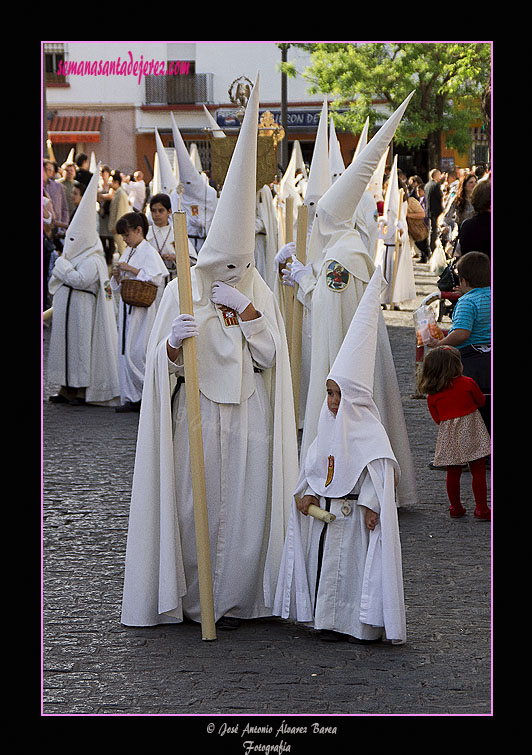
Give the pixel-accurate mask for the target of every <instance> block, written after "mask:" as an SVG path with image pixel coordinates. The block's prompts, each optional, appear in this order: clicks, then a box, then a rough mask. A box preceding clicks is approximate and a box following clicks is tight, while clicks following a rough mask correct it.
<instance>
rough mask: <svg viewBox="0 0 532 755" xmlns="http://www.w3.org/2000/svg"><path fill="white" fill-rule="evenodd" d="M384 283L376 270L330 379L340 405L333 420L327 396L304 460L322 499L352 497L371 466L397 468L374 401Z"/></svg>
mask: <svg viewBox="0 0 532 755" xmlns="http://www.w3.org/2000/svg"><path fill="white" fill-rule="evenodd" d="M382 282H383V279H382V272H381V269H380V268H377V269H376V270H375V272H374V274H373V276H372V278H371V280H370V282H369V284H368V286H367V287H366V290H365V292H364V295H363V297H362V299H361V300H360V303H359V305H358V307H357V310H356V312H355V314H354V316H353V319H352V321H351V325H350V326H349V329H348V331H347V333H346V336H345V338H344V341H343V343H342V346H341V347H340V350H339V352H338V354H337V356H336V359H335V361H334V364H333V366H332V367H331V370H330V372H329V375H328V378H327V379H330V380H334V381H335V382H336V383H337V384H338V386H339V387H340V390H341V393H342V398H341V401H340V406H339V408H338V413H337V414H336V416H334V414H332V412H331V411H330V410H329V408H328V406H327V398H326V397H325V399H324V402H323V406H322V409H321V413H320V417H319V421H318V432H317V438H316V439H315V440H314V442H313V443H312V444H311V446H310V447H309V450H308V453H307V457H306V460H305V474H306V478H307V481H308V484H309V485H310V487H311V488H312V490H313V491H314V492H316V493H317V494H319V495H322V496H327V497H330V498H341V497H343V496H345V495H347V494H348V493H350V492H351V491H352V490H353V488H354V486H355V484H356V482H357V480H358V478H359V477H360V474H361V473H362V471H363V470H364V468H365V467H366V466H367V464H368V463H369V462H370V461H373V460H375V459H380V458H387V459H390V460H392V461H393V462H394V463H395V465H396V466H397V462H396V459H395V456H394V453H393V451H392V447H391V445H390V441H389V439H388V436H387V434H386V431H385V429H384V427H383V425H382V423H381V420H380V415H379V411H378V409H377V407H376V405H375V402H374V400H373V376H374V369H375V354H376V348H377V332H378V321H379V314H380V294H381V287H382ZM323 392H324V394H325V392H326V388H325V386H323ZM397 473H399V470H398V467H397Z"/></svg>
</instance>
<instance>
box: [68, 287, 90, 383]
mask: <svg viewBox="0 0 532 755" xmlns="http://www.w3.org/2000/svg"><path fill="white" fill-rule="evenodd" d="M63 285H64V286H66V288H68V298H67V304H66V314H65V388H69V387H70V386H69V385H68V318H69V316H70V299H71V297H72V291H80V292H81V293H82V294H92V295H93V296H94V298H96V294H95V293H94V291H85V290H84V289H83V288H73V287H72V286H69V285H68V284H66V283H64V284H63Z"/></svg>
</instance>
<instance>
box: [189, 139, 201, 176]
mask: <svg viewBox="0 0 532 755" xmlns="http://www.w3.org/2000/svg"><path fill="white" fill-rule="evenodd" d="M188 154H189V155H190V161H191V163H192V165H193V166H194V167H195V168H196V170H197V171H198V173H201V171H202V170H203V166H202V164H201V157H200V153H199V150H198V145H197V144H196V142H192V144H191V145H190V149H189V151H188Z"/></svg>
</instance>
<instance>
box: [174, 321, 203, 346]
mask: <svg viewBox="0 0 532 755" xmlns="http://www.w3.org/2000/svg"><path fill="white" fill-rule="evenodd" d="M198 334H199V329H198V326H197V324H196V320H195V319H194V318H193V316H192V315H186V314H185V315H178V316H177V317H176V318H175V319H174V321H173V322H172V332H171V334H170V337H169V338H168V345H169V346H171V347H172V348H173V349H178V348H179V347H180V346H181V344H182V343H183V341H184V340H185V338H191V337H192V336H197V335H198Z"/></svg>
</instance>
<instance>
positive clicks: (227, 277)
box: [122, 77, 297, 626]
mask: <svg viewBox="0 0 532 755" xmlns="http://www.w3.org/2000/svg"><path fill="white" fill-rule="evenodd" d="M257 78H258V77H257ZM258 97H259V94H258V80H257V83H256V84H255V87H254V89H253V92H252V94H251V97H250V99H249V102H248V104H247V108H246V113H245V116H244V120H243V123H242V127H241V130H240V133H239V136H238V140H237V144H236V147H235V150H234V153H233V156H232V158H231V163H230V166H229V170H228V172H227V176H226V180H225V182H224V187H223V189H222V193H221V195H220V199H219V202H218V206H217V210H216V213H215V216H214V218H213V221H212V224H211V227H210V230H209V234H208V236H207V239H206V241H205V244H204V245H203V246H202V249H201V250H200V253H199V255H198V263H197V264H196V265H195V266H194V267H192V268H191V281H192V295H193V305H194V316H193V317H192V316H191V315H186V314H183V315H179V291H178V287H177V281H171V282H170V283H169V284H168V286H167V287H166V290H165V294H164V297H163V301H162V303H161V306H160V308H159V312H158V316H157V320H156V323H155V325H154V328H153V331H152V337H151V339H150V344H149V349H148V359H147V367H146V380H145V387H144V395H143V400H142V408H141V414H140V422H139V432H138V441H137V452H136V461H135V469H134V477H133V490H132V498H131V509H130V519H129V530H128V540H127V552H126V567H125V581H124V594H123V604H122V623H123V624H126V625H132V626H147V625H153V624H161V623H177V622H181V621H182V620H183V617H185V616H186V617H188V618H189V619H191V620H193V621H199V620H200V605H199V590H198V575H197V557H196V547H195V535H194V514H193V498H192V482H191V472H190V449H189V442H188V427H187V407H186V389H187V386H186V384H184V383H183V382H182V380H180V379H181V378H182V376H183V364H182V349H181V344H182V342H183V340H184V339H185V338H187V337H196V339H197V340H196V344H197V360H198V379H199V389H200V408H201V422H202V431H203V444H204V454H205V461H206V464H205V474H206V494H207V508H208V521H209V535H210V548H211V565H212V578H213V595H214V612H215V620H216V621H217V622H219V620H220V619H221V618H223V619H224V622H225V623H227V622H229V621H230V620H232V623H234V622H237V621H238V620H239V619H246V618H255V617H259V616H266V615H271V612H272V606H273V598H274V592H275V585H276V581H277V577H278V573H279V567H280V562H281V556H282V548H283V543H284V536H285V533H286V526H287V523H288V517H289V512H290V503H291V497H292V491H293V485H295V482H296V480H297V439H296V431H295V421H294V408H293V396H292V386H291V377H290V367H289V361H288V348H287V344H286V338H285V336H284V324H283V322H282V319H281V316H280V312H279V308H278V306H277V304H276V302H275V299H274V297H273V294H272V292H271V290H270V289H269V288H268V286H267V285H266V283H265V282H264V280H263V279H262V277H261V276H260V275H259V273H258V272H257V271H256V269H255V267H254V264H253V248H254V236H255V230H254V225H255V200H256V190H255V181H256V147H257V123H258V105H259V99H258ZM180 383H181V385H180ZM218 625H219V626H220V623H218Z"/></svg>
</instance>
